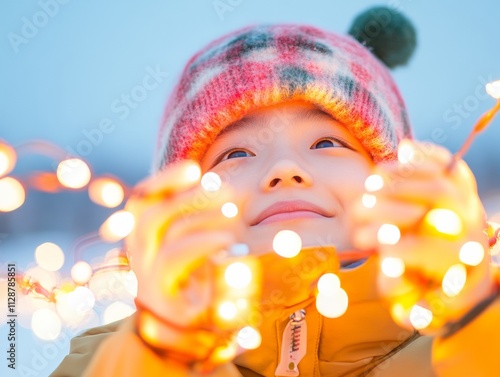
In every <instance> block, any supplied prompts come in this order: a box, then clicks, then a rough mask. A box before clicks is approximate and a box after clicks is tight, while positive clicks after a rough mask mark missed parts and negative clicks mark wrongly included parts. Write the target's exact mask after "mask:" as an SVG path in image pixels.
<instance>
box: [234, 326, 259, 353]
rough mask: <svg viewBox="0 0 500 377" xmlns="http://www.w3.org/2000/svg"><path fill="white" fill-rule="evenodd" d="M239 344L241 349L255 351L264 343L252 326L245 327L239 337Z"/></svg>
mask: <svg viewBox="0 0 500 377" xmlns="http://www.w3.org/2000/svg"><path fill="white" fill-rule="evenodd" d="M237 342H238V345H239V346H240V347H241V348H244V349H246V350H254V349H256V348H259V346H260V344H261V343H262V336H261V335H260V332H259V331H258V330H256V329H254V328H253V327H251V326H246V327H243V328H242V329H241V330H240V331H239V332H238V335H237Z"/></svg>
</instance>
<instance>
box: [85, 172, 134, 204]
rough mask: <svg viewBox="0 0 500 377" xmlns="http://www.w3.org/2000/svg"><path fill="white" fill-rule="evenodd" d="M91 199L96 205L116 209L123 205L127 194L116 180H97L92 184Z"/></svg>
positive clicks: (90, 187)
mask: <svg viewBox="0 0 500 377" xmlns="http://www.w3.org/2000/svg"><path fill="white" fill-rule="evenodd" d="M89 197H90V199H91V200H92V201H93V202H94V203H96V204H99V205H101V206H103V207H108V208H114V207H117V206H119V205H120V204H121V203H122V201H123V198H124V197H125V192H124V190H123V187H122V185H121V184H120V183H119V182H117V181H116V180H114V179H111V178H107V177H105V178H97V179H94V180H93V181H92V182H90V185H89Z"/></svg>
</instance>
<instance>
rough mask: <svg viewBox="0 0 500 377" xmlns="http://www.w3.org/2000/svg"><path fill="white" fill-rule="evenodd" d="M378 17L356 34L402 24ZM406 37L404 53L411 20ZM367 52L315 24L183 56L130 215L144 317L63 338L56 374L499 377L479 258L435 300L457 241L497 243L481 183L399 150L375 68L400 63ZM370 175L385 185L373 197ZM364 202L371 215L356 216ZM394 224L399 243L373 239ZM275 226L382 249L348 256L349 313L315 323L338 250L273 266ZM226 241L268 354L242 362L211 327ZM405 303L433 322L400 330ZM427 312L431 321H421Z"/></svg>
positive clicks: (344, 246) (431, 157)
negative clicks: (247, 258)
mask: <svg viewBox="0 0 500 377" xmlns="http://www.w3.org/2000/svg"><path fill="white" fill-rule="evenodd" d="M370 14H371V15H372V16H373V17H374V18H373V19H371V20H368V21H366V20H365V22H366V24H365V26H366V25H370V22H373V21H374V20H378V21H377V22H378V23H375V24H373V23H372V25H376V26H377V25H378V26H379V27H380V26H381V25H382V24H394V23H396V24H398V22H399V21H400V20H401V19H402V16H401V15H399V14H398V13H396V12H394V11H390V10H388V9H386V8H378V9H376V10H372V11H371V13H370ZM381 20H382V21H381ZM383 20H385V21H387V22H385V21H383ZM398 25H399V24H398ZM375 29H376V30H375V31H376V32H375V31H374V29H367V28H366V27H364V28H361V29H360V28H359V26H358V28H356V27H354V28H353V34H357V35H358V37H360V38H363V37H362V34H363V31H365V32H366V31H370V30H371V31H373V33H372V34H384V33H385V32H386V31H385V30H383V29H377V28H375ZM356 30H357V31H356ZM377 30H378V31H377ZM399 31H400V34H401V33H407V37H408V38H407V40H408V41H407V43H409V44H411V43H414V32H413V29H412V28H411V27H410V26H405V27H403V29H400V30H399ZM365 34H366V33H365ZM400 34H398V36H400ZM363 41H364V43H363V44H366V43H369V41H367V40H366V38H365V39H363ZM412 41H413V42H412ZM363 44H360V43H359V42H357V41H356V40H355V39H353V38H351V37H345V36H339V35H336V34H333V33H330V32H326V31H322V30H319V29H316V28H313V27H306V26H298V25H275V26H257V27H249V28H245V29H243V30H240V31H237V32H234V33H232V34H230V35H228V36H224V37H222V38H220V39H218V40H216V41H214V42H213V43H211V44H210V45H209V46H207V47H206V48H205V49H203V50H202V51H201V52H199V53H198V54H196V55H195V56H194V57H193V58H192V59H191V60H190V61H189V62H188V64H187V67H186V68H185V70H184V72H183V74H182V76H181V79H180V81H179V84H178V85H177V87H176V88H175V89H174V93H173V94H172V96H171V98H170V101H169V103H168V105H167V108H166V112H165V118H164V120H163V123H162V128H161V132H160V137H159V142H158V148H157V163H156V167H155V170H156V171H157V174H155V175H154V176H152V177H151V178H148V179H147V180H145V181H144V182H142V183H141V184H139V185H138V187H137V188H136V190H135V194H134V195H133V196H132V197H131V199H130V200H129V202H128V204H127V209H128V210H130V211H131V212H132V213H134V215H135V217H136V228H135V230H134V231H133V233H132V234H131V235H130V236H129V237H128V239H127V242H126V246H127V249H128V252H129V256H130V262H131V265H132V268H133V269H134V271H135V273H136V275H137V277H138V280H139V292H138V297H137V304H138V311H137V313H136V314H135V315H134V316H132V317H130V318H127V319H125V320H122V321H120V322H118V323H114V324H111V325H108V326H104V327H102V328H98V329H93V330H90V331H88V332H87V333H86V334H84V335H82V336H80V337H77V338H75V339H73V341H72V351H71V354H70V355H68V356H67V357H66V359H65V360H64V361H63V362H62V364H61V365H60V367H59V368H58V369H57V370H56V371H55V372H54V373H53V376H69V375H75V376H77V375H78V376H80V375H84V376H138V375H147V376H188V375H189V376H196V375H202V374H203V375H210V376H212V375H213V376H238V375H243V376H275V375H277V376H294V375H300V376H493V375H496V374H497V373H498V370H497V369H498V368H496V367H495V366H497V365H498V363H497V362H495V361H494V356H493V355H492V353H493V352H495V351H494V350H497V349H499V347H500V331H499V329H498V326H495V325H497V324H496V323H495V320H496V321H498V318H500V317H499V314H500V301H499V300H498V299H496V297H497V292H498V288H497V285H498V284H497V283H495V274H496V271H492V270H491V267H490V261H489V254H488V253H485V254H486V255H485V257H484V258H483V259H482V261H481V262H478V263H476V266H474V267H467V281H466V283H465V286H464V287H463V289H462V290H461V291H460V292H459V293H458V292H456V293H457V294H456V297H447V296H446V297H445V296H443V295H442V290H443V289H442V288H441V281H442V280H443V278H444V276H445V274H446V272H447V271H448V270H449V268H450V267H451V266H452V265H456V264H457V263H459V262H460V260H459V251H460V248H461V246H462V245H463V244H465V243H466V242H476V243H475V244H474V245H479V247H481V246H482V248H483V249H484V250H488V247H489V245H488V238H487V237H486V235H485V234H484V231H485V229H486V228H487V225H486V223H485V221H484V212H483V209H482V206H481V203H480V201H479V198H478V196H477V193H476V188H475V181H474V178H473V176H472V174H471V172H470V171H469V170H468V168H467V167H466V165H465V163H464V162H463V161H457V162H456V163H455V164H454V165H451V167H450V162H451V161H452V156H451V154H450V153H449V152H448V151H446V150H444V149H442V148H440V147H438V146H435V145H429V144H422V143H416V142H412V141H410V140H408V139H410V138H411V131H410V127H409V123H408V119H407V116H406V109H405V106H404V103H403V100H402V99H401V97H400V94H399V92H398V90H397V88H396V85H395V83H394V82H393V80H392V78H391V77H390V74H389V73H388V70H387V68H386V67H385V66H384V65H383V63H382V62H381V61H380V60H379V58H380V59H382V58H383V57H384V56H385V60H384V61H385V62H386V64H388V65H389V66H394V65H396V64H398V63H404V62H405V61H406V60H407V58H408V57H407V55H405V56H402V57H401V56H399V57H398V55H397V54H390V52H387V51H386V50H382V51H380V50H379V56H378V57H375V56H374V55H373V54H372V52H371V51H370V50H369V49H368V48H366V47H365V46H363ZM371 46H372V47H371V50H372V51H374V52H377V50H378V49H379V47H380V45H378V46H377V45H376V43H374V44H373V43H372V45H371ZM402 47H403V48H407V47H408V45H405V44H403V46H402ZM400 143H401V144H400ZM398 145H400V147H401V148H402V147H403V146H404V147H405V148H406V150H407V151H408V150H409V151H411V153H412V154H413V157H410V158H409V161H407V162H398V161H397V153H398ZM186 160H189V161H186ZM193 161H194V162H193ZM197 164H199V166H200V167H201V172H202V173H206V172H208V171H211V172H215V173H217V174H218V175H219V176H221V177H222V179H223V187H222V189H221V190H219V191H218V192H217V193H216V194H213V193H212V194H209V193H207V192H206V191H205V190H204V189H203V188H201V186H200V181H199V176H196V174H195V176H194V177H193V176H192V175H191V174H190V173H192V172H194V173H196V168H197V166H198V165H197ZM374 174H376V175H377V176H380V177H382V183H383V184H382V186H380V185H379V187H370V186H366V187H365V181H367V177H369V176H370V175H374ZM364 194H368V195H371V196H368V197H367V196H365V198H370V199H371V200H372V203H371V204H367V203H366V202H365V204H363V202H362V200H361V198H362V197H363V195H364ZM373 200H375V203H373ZM226 202H234V203H235V204H236V205H237V207H238V209H239V213H238V215H237V216H235V217H232V218H227V217H225V216H223V215H222V214H221V211H220V209H221V206H222V205H223V204H224V203H226ZM433 209H447V210H451V211H453V212H454V213H455V214H456V215H458V218H459V223H460V224H461V225H462V231H458V232H456V234H447V233H446V232H444V233H443V232H439V231H436V230H435V229H433V228H432V227H430V226H428V224H426V222H425V221H424V220H423V219H424V218H426V214H428V213H429V212H430V211H431V210H433ZM387 224H390V225H393V226H394V225H395V226H397V227H398V229H399V230H400V237H396V239H392V240H384V239H383V238H381V237H380V229H381V228H382V226H384V225H387ZM283 229H287V230H292V231H294V232H296V233H297V234H298V235H299V236H300V237H301V239H302V245H303V247H304V250H307V249H308V248H309V249H310V248H311V247H312V248H314V247H316V248H318V249H325V250H326V249H328V247H334V248H335V250H336V253H338V255H340V256H342V253H347V252H348V251H349V250H351V251H352V250H358V251H364V252H367V253H368V252H370V253H373V251H375V254H374V255H372V256H370V257H368V258H366V257H364V256H358V257H356V254H350V255H351V258H349V259H350V260H348V261H344V262H343V267H344V268H343V269H342V270H341V271H340V272H338V275H339V277H340V281H341V286H342V288H343V289H344V290H345V291H346V292H347V295H348V297H349V306H348V308H347V311H346V312H345V313H344V314H343V315H341V316H340V317H338V318H327V317H324V316H322V315H320V314H319V313H318V310H317V309H316V306H315V302H314V290H315V287H316V283H317V281H318V278H319V277H320V276H321V275H322V274H323V273H325V272H328V271H329V269H330V268H332V266H335V265H336V257H335V255H336V254H335V253H330V254H328V255H329V258H328V260H323V259H312V260H313V262H314V263H312V265H306V262H305V260H302V262H303V264H301V263H302V262H292V261H293V258H292V259H285V258H282V257H279V256H277V255H276V254H275V253H274V252H273V251H272V244H273V238H274V236H275V235H276V233H277V232H279V231H280V230H283ZM235 243H245V244H247V245H248V246H249V250H250V253H251V254H252V255H254V256H255V258H257V259H260V260H261V261H262V268H263V270H264V272H263V282H264V283H263V292H262V299H261V303H262V306H261V313H260V316H259V317H258V320H257V321H254V322H257V323H256V326H258V327H259V330H260V332H261V334H262V344H261V346H260V347H259V348H257V349H254V350H247V351H245V352H240V353H239V354H238V355H236V356H235V355H234V353H231V352H229V353H227V354H224V353H220V352H219V351H220V350H221V349H220V348H218V347H219V346H221V344H223V343H224V340H227V339H228V337H230V336H231V335H233V334H234V333H236V331H237V330H238V329H239V328H231V327H229V328H224V329H223V328H220V326H219V327H218V326H216V325H215V324H214V322H212V321H211V318H212V317H211V316H210V315H209V313H210V310H211V308H212V306H213V297H212V295H213V294H214V293H213V292H212V290H211V287H212V284H213V279H214V277H213V275H212V271H213V270H212V269H211V268H210V267H209V266H210V265H211V264H210V263H209V261H210V260H211V258H212V257H213V256H214V255H219V254H220V252H221V250H228V249H230V248H231V246H232V245H233V244H235ZM328 250H331V249H328ZM304 252H305V251H304ZM311 255H319V254H314V253H313V254H311ZM323 255H324V254H323ZM344 255H347V254H344ZM366 255H368V254H366ZM387 258H397V259H396V260H399V261H402V262H404V265H405V266H406V270H405V272H404V273H402V275H401V274H396V275H394V276H393V277H388V276H386V275H384V274H383V273H382V272H381V267H380V266H381V263H382V261H384V260H386V259H387ZM392 260H395V259H392ZM292 263H297V264H295V265H293V268H292V267H291V266H292ZM399 275H401V276H399ZM376 283H378V284H376ZM450 296H453V295H450ZM415 304H418V307H422V308H428V309H429V311H425V310H424V311H421V312H420V313H421V316H420V317H418V311H417V312H411V316H413V318H412V320H411V321H410V310H409V309H410V308H411V307H413V305H415ZM431 312H432V315H433V316H434V317H433V318H434V319H433V320H432V321H427V322H430V323H429V326H426V325H427V324H428V323H426V325H421V324H422V321H424V322H425V321H426V319H427V318H428V313H431ZM415 313H417V318H415ZM291 320H292V321H295V322H293V323H295V324H297V323H300V325H301V329H302V330H301V331H303V332H302V333H301V335H300V337H301V338H300V344H299V343H298V342H296V343H294V342H292V343H293V344H292V345H290V343H289V340H290V339H291V338H289V337H290V336H293V334H292V335H291V334H290V333H289V331H290V327H289V324H290V321H291ZM412 324H413V325H415V324H417V325H419V324H420V325H419V326H418V327H420V328H422V330H421V331H420V332H418V331H416V330H415V329H414V328H413V326H412ZM306 329H307V330H306ZM306 332H307V333H306ZM152 334H153V335H152ZM486 336H488V340H489V342H491V343H489V347H488V348H486V347H484V342H485V339H486ZM295 340H297V339H295ZM217 352H219V353H217ZM297 352H298V353H299V354H300V355H299V356H298V358H296V359H294V360H295V362H294V363H290V359H289V357H290V355H291V354H292V353H293V354H294V357H295V356H296V355H297Z"/></svg>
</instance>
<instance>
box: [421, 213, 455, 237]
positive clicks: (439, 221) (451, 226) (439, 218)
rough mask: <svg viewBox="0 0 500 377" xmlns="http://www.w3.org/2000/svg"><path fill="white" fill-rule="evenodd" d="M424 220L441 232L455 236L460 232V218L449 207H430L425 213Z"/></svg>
mask: <svg viewBox="0 0 500 377" xmlns="http://www.w3.org/2000/svg"><path fill="white" fill-rule="evenodd" d="M424 221H425V222H427V223H428V224H429V225H431V226H432V227H434V228H435V229H436V230H437V231H438V232H440V233H442V234H447V235H450V236H456V235H459V234H460V233H461V232H462V220H460V217H458V215H457V214H456V213H455V212H453V211H451V210H449V209H443V208H434V209H431V210H430V211H429V212H427V214H426V215H425V219H424Z"/></svg>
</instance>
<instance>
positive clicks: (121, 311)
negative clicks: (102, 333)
mask: <svg viewBox="0 0 500 377" xmlns="http://www.w3.org/2000/svg"><path fill="white" fill-rule="evenodd" d="M133 313H135V308H133V307H131V306H130V305H127V304H125V303H123V302H119V301H118V302H113V303H112V304H111V305H109V306H108V307H107V308H106V309H105V310H104V316H103V319H104V324H108V323H111V322H116V321H119V320H120V319H123V318H126V317H128V316H130V315H132V314H133Z"/></svg>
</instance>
